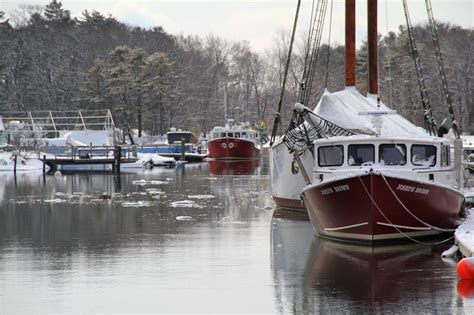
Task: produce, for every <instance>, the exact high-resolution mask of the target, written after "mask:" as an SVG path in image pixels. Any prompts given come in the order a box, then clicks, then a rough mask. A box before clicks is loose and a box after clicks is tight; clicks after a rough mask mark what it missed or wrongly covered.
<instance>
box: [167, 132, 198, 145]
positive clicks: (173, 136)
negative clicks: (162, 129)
mask: <svg viewBox="0 0 474 315" xmlns="http://www.w3.org/2000/svg"><path fill="white" fill-rule="evenodd" d="M167 136H168V143H169V144H173V143H175V142H176V143H181V139H184V143H192V142H193V141H192V133H189V132H168V134H167Z"/></svg>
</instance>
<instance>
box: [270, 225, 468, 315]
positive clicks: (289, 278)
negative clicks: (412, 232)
mask: <svg viewBox="0 0 474 315" xmlns="http://www.w3.org/2000/svg"><path fill="white" fill-rule="evenodd" d="M272 222H273V224H272V268H273V274H274V278H275V282H276V284H277V285H276V287H275V295H276V300H277V301H279V309H280V311H281V312H282V313H344V312H350V313H357V314H359V313H381V314H384V313H409V314H410V313H419V312H425V313H426V312H427V313H441V314H446V313H456V312H464V311H466V310H469V309H470V310H471V311H472V310H473V308H472V304H470V302H469V301H468V302H467V303H466V301H463V300H461V299H460V298H459V297H458V296H457V293H456V283H457V277H456V274H455V268H453V266H452V264H450V263H449V262H444V261H443V260H441V258H440V256H441V253H442V251H443V250H444V249H446V245H445V246H427V245H421V244H404V245H392V246H380V247H367V246H359V245H349V244H344V243H337V242H333V241H329V240H324V239H321V238H318V237H316V236H314V237H312V235H313V231H312V230H311V225H310V223H309V222H308V221H295V220H285V219H275V218H274V219H273V220H272ZM466 307H467V308H466Z"/></svg>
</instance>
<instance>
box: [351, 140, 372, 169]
mask: <svg viewBox="0 0 474 315" xmlns="http://www.w3.org/2000/svg"><path fill="white" fill-rule="evenodd" d="M347 154H348V163H349V165H352V166H358V165H362V164H366V163H374V160H375V147H374V145H373V144H351V145H349V147H348V153H347Z"/></svg>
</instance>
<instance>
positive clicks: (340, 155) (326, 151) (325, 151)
mask: <svg viewBox="0 0 474 315" xmlns="http://www.w3.org/2000/svg"><path fill="white" fill-rule="evenodd" d="M343 163H344V147H343V146H342V145H331V146H324V147H319V148H318V165H319V166H341V165H342V164H343Z"/></svg>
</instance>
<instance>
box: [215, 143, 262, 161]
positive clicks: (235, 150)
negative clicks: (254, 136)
mask: <svg viewBox="0 0 474 315" xmlns="http://www.w3.org/2000/svg"><path fill="white" fill-rule="evenodd" d="M207 152H208V155H207V157H208V158H211V159H256V158H259V157H260V150H259V149H258V148H257V147H255V144H254V143H253V142H252V141H247V140H243V139H238V138H220V139H214V140H210V141H209V142H208V143H207Z"/></svg>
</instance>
